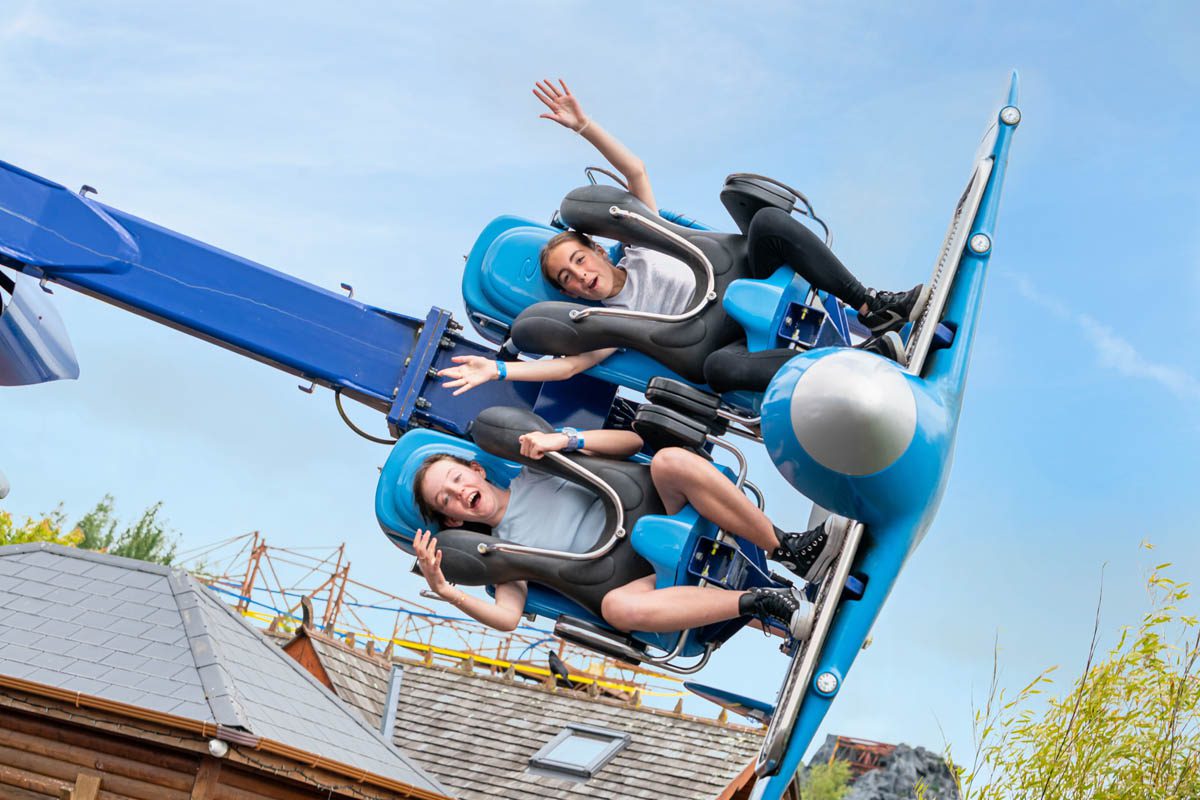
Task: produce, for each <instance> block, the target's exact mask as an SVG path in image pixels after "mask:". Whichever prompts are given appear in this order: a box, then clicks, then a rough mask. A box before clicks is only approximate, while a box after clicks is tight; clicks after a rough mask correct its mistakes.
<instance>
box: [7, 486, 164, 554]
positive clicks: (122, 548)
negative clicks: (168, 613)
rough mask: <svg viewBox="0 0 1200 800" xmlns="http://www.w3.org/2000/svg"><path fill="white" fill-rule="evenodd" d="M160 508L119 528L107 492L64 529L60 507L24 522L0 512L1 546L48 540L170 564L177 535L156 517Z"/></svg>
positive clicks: (157, 507) (147, 510)
mask: <svg viewBox="0 0 1200 800" xmlns="http://www.w3.org/2000/svg"><path fill="white" fill-rule="evenodd" d="M161 510H162V503H161V502H158V503H155V504H154V505H152V506H150V507H149V508H147V509H146V510H145V511H143V512H142V515H141V516H140V517H139V518H138V520H137V521H136V522H134V523H133V524H132V525H129V526H128V527H125V528H121V524H120V522H119V521H118V520H117V518H116V517H115V516H114V515H113V498H112V495H108V494H106V495H104V497H103V498H101V500H100V502H98V503H96V505H95V506H94V507H93V508H92V510H91V511H89V512H87V513H86V514H84V515H83V517H82V518H80V520H79V522H77V523H75V525H74V527H72V528H69V529H66V530H65V531H64V524H63V523H64V522H65V521H66V514H64V513H63V511H62V508H61V507H59V508H58V509H55V511H53V512H52V513H50V514H46V515H44V516H43V517H42V518H41V519H37V520H34V519H27V520H26V521H25V523H24V524H23V525H17V524H16V523H15V522H14V521H13V519H12V516H11V515H9V514H8V513H7V512H4V511H0V545H6V544H21V543H24V542H50V543H52V544H61V545H65V546H67V547H80V548H82V549H84V550H97V551H99V552H102V553H111V554H113V555H115V556H124V557H125V558H136V559H139V560H141V561H153V562H155V563H157V564H170V563H171V562H172V561H174V560H175V547H176V541H175V538H176V536H175V534H174V532H173V531H171V530H170V529H169V528H167V526H166V525H165V524H164V523H163V522H162V521H161V520H160V519H159V518H158V514H159V512H160V511H161Z"/></svg>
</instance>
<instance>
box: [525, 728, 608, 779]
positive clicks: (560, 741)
mask: <svg viewBox="0 0 1200 800" xmlns="http://www.w3.org/2000/svg"><path fill="white" fill-rule="evenodd" d="M627 744H629V734H628V733H622V732H620V731H613V730H608V729H607V728H597V727H593V726H591V725H578V724H575V723H570V724H568V725H567V727H566V728H564V729H563V730H562V731H560V732H559V733H558V735H557V736H555V737H554V738H553V739H551V740H550V741H549V742H547V743H546V745H545V747H543V748H542V749H541V750H538V751H537V752H536V753H534V754H533V756H532V757H531V758H530V759H529V766H530V767H532V768H534V769H535V770H537V771H539V772H548V773H554V774H556V775H558V776H560V777H569V778H581V779H583V780H587V779H588V778H590V777H592V776H593V775H595V774H596V773H597V772H599V771H600V769H601V768H602V767H603V766H604V765H605V764H607V763H608V762H609V761H611V760H612V759H613V757H614V756H615V755H616V754H617V753H618V752H620V751H621V749H622V748H623V747H625V745H627Z"/></svg>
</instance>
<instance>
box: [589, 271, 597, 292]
mask: <svg viewBox="0 0 1200 800" xmlns="http://www.w3.org/2000/svg"><path fill="white" fill-rule="evenodd" d="M598 283H600V276H599V275H597V276H596V277H594V278H592V279H591V281H589V282H588V285H587V288H588V291H589V292H594V291H596V285H597V284H598Z"/></svg>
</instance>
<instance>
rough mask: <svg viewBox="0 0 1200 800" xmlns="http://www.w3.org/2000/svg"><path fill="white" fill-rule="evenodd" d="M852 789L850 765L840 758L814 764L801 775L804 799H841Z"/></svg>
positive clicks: (801, 791)
mask: <svg viewBox="0 0 1200 800" xmlns="http://www.w3.org/2000/svg"><path fill="white" fill-rule="evenodd" d="M849 789H850V765H849V764H848V763H846V762H845V761H842V760H840V759H837V758H835V759H833V760H832V761H829V762H827V763H825V764H813V765H812V766H811V767H809V768H808V769H806V770H805V771H804V773H803V775H802V776H801V777H800V796H801V797H803V798H804V800H841V799H842V795H844V794H846V792H847V791H849Z"/></svg>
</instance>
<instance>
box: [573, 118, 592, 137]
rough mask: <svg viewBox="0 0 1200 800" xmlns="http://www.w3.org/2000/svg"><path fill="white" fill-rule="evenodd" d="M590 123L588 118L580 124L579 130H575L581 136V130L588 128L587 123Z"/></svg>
mask: <svg viewBox="0 0 1200 800" xmlns="http://www.w3.org/2000/svg"><path fill="white" fill-rule="evenodd" d="M591 124H592V120H591V119H590V118H589V119H588V121H587V122H585V123H583V124H582V125H580V126H579V130H576V131H575V132H576V133H578V134H579V135H580V136H583V132H584V131H586V130H587V129H588V125H591Z"/></svg>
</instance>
